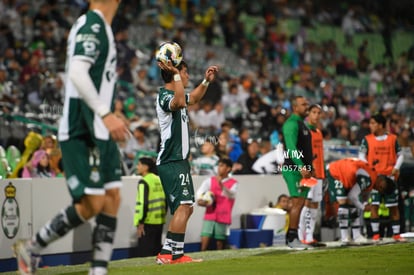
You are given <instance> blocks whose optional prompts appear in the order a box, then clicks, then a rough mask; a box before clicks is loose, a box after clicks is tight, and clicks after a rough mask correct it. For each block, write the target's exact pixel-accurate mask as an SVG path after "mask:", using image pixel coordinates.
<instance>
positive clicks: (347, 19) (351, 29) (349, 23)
mask: <svg viewBox="0 0 414 275" xmlns="http://www.w3.org/2000/svg"><path fill="white" fill-rule="evenodd" d="M355 25H356V20H355V11H354V10H353V9H351V8H350V9H348V12H347V13H346V14H345V16H344V17H343V18H342V31H343V33H344V35H345V45H346V46H348V47H352V46H353V37H354V35H355V31H356V30H355Z"/></svg>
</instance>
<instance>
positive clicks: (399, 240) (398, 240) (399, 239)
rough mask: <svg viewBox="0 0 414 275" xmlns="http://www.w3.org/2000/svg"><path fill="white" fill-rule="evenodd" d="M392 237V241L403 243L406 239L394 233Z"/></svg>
mask: <svg viewBox="0 0 414 275" xmlns="http://www.w3.org/2000/svg"><path fill="white" fill-rule="evenodd" d="M392 238H393V239H394V241H396V242H399V243H405V242H406V241H407V239H406V238H404V237H401V235H400V234H396V235H394V236H392Z"/></svg>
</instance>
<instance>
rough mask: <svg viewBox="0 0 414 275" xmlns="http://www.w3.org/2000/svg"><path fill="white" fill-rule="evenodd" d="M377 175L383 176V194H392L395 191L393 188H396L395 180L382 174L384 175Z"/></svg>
mask: <svg viewBox="0 0 414 275" xmlns="http://www.w3.org/2000/svg"><path fill="white" fill-rule="evenodd" d="M378 177H380V178H383V179H384V180H385V188H384V194H385V195H391V194H393V193H394V192H395V189H396V188H397V185H396V184H395V181H393V180H392V179H391V178H389V177H387V176H384V175H379V176H378Z"/></svg>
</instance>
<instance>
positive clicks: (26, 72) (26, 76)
mask: <svg viewBox="0 0 414 275" xmlns="http://www.w3.org/2000/svg"><path fill="white" fill-rule="evenodd" d="M40 58H41V53H40V52H39V51H38V52H35V53H32V55H31V56H30V59H29V63H28V64H27V65H26V66H24V67H23V69H22V72H21V74H20V78H19V82H20V83H21V84H26V83H27V82H28V81H29V80H30V79H31V78H32V77H36V76H38V75H39V74H40Z"/></svg>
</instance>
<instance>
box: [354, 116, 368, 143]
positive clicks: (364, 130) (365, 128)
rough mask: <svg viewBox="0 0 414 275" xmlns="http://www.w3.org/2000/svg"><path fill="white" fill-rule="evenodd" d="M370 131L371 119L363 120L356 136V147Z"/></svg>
mask: <svg viewBox="0 0 414 275" xmlns="http://www.w3.org/2000/svg"><path fill="white" fill-rule="evenodd" d="M370 132H371V131H370V129H369V118H364V119H363V120H361V122H360V125H359V128H358V131H357V133H356V136H355V143H356V144H355V145H359V144H360V143H361V140H362V139H363V138H364V137H365V136H366V135H368V134H369V133H370Z"/></svg>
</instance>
